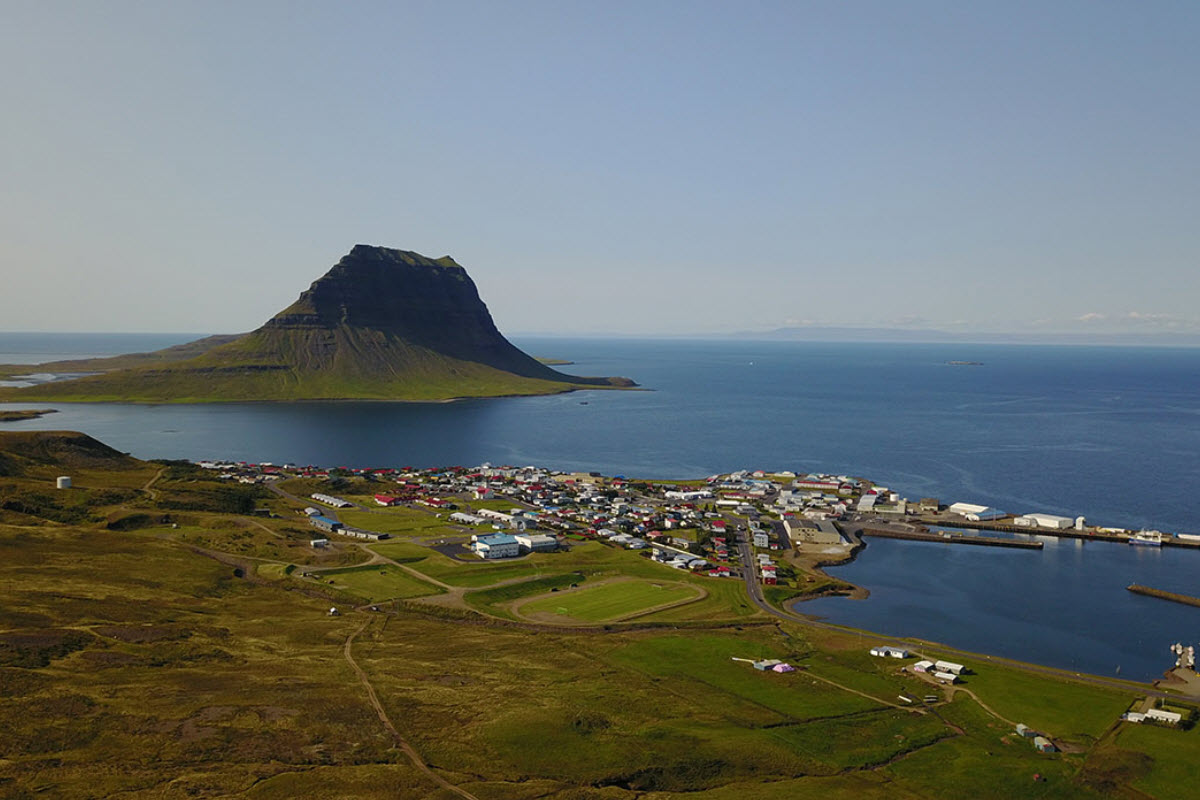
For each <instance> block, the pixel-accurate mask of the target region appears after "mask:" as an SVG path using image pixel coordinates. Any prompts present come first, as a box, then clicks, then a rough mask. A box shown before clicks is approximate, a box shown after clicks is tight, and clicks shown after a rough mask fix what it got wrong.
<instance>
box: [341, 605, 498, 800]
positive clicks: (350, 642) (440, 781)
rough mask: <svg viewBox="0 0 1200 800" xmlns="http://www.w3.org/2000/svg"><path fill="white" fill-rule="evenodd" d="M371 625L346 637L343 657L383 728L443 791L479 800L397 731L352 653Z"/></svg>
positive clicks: (365, 623) (368, 620) (415, 764)
mask: <svg viewBox="0 0 1200 800" xmlns="http://www.w3.org/2000/svg"><path fill="white" fill-rule="evenodd" d="M370 624H371V620H370V619H366V620H364V621H363V624H362V625H359V626H358V628H356V629H355V630H354V632H353V633H351V634H350V635H349V636H347V637H346V644H345V645H344V646H343V647H342V655H344V656H345V657H346V663H347V664H349V665H350V669H352V670H354V674H355V675H357V676H358V680H359V681H360V682H361V683H362V685H363V688H364V689H366V690H367V699H368V700H369V701H370V703H371V707H372V708H374V709H375V713H376V714H377V715H378V716H379V721H380V722H382V723H383V727H385V728H387V731H388V733H390V734H391V735H392V739H393V740H394V741H395V742H396V745H397V746H398V747H399V748H400V750H401V751H402V752H403V753H404V755H406V756H408V760H409V761H411V762H412V765H413V766H414V767H416V768H417V769H419V770H420V771H421V772H423V773H425V775H426V776H427V777H428V778H429V779H430V780H432V781H433V782H434V783H436V784H437V785H438V786H440V787H442V788H443V789H445V790H447V791H449V792H453V793H454V794H456V795H458V796H459V797H465V798H467V800H479V798H478V797H476V796H475V795H473V794H471V793H470V792H468V791H467V790H466V789H462V788H460V787H458V786H455V785H454V784H452V783H450V782H449V781H447V780H446V779H445V778H443V777H442V776H441V775H438V774H437V773H436V772H434V771H433V770H432V769H430V767H429V765H428V764H427V763H425V759H423V758H421V755H420V753H418V752H417V751H416V750H415V749H414V748H413V746H412V745H410V744H409V743H408V742H407V741H405V739H404V737H403V736H401V735H400V731H398V730H396V726H395V725H393V724H392V721H391V719H389V718H388V715H387V712H386V711H385V710H384V708H383V704H382V703H380V702H379V696H378V695H377V694H375V687H374V686H372V685H371V680H370V678H368V677H367V673H365V672H363V669H362V667H360V666H359V665H358V662H357V661H355V660H354V654H353V652H351V651H352V650H353V647H354V639H355V638H356V637H357V636H358V635H359V634H360V633H362V632H363V631H365V630H366V629H367V626H368V625H370Z"/></svg>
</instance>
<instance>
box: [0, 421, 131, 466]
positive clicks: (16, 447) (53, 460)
mask: <svg viewBox="0 0 1200 800" xmlns="http://www.w3.org/2000/svg"><path fill="white" fill-rule="evenodd" d="M140 463H141V462H139V461H138V460H137V459H135V458H131V457H130V456H128V455H126V454H125V453H122V452H120V451H119V450H114V449H113V448H111V447H109V446H108V445H106V444H104V443H103V442H99V441H97V440H95V439H93V438H92V437H90V436H88V435H87V434H85V433H78V432H76V431H0V475H3V476H6V477H13V476H18V475H26V474H29V473H31V472H43V471H45V470H46V469H47V468H53V469H54V470H56V471H63V470H75V469H88V470H94V469H102V470H123V469H132V468H134V467H137V466H139V465H140Z"/></svg>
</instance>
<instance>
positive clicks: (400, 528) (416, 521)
mask: <svg viewBox="0 0 1200 800" xmlns="http://www.w3.org/2000/svg"><path fill="white" fill-rule="evenodd" d="M371 502H374V500H372V501H371ZM337 516H338V519H339V520H341V521H342V522H344V523H346V524H347V525H349V526H350V527H352V528H362V529H363V530H368V531H378V532H379V533H388V534H391V535H392V536H421V537H436V536H461V535H462V534H461V532H459V531H457V530H454V529H453V528H451V527H449V524H448V523H447V521H446V520H445V519H438V518H437V517H436V516H435V515H434V514H431V513H429V512H426V511H418V510H416V509H414V508H403V507H399V506H396V507H393V508H383V507H382V506H381V507H380V508H379V510H378V511H355V510H352V509H341V510H339V511H338V512H337ZM444 516H446V515H445V514H443V517H444Z"/></svg>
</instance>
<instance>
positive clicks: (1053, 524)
mask: <svg viewBox="0 0 1200 800" xmlns="http://www.w3.org/2000/svg"><path fill="white" fill-rule="evenodd" d="M1074 524H1075V520H1073V519H1071V518H1070V517H1059V516H1056V515H1054V514H1025V515H1024V516H1020V517H1017V518H1016V519H1014V520H1013V525H1019V526H1021V527H1022V528H1052V529H1054V530H1066V529H1067V528H1070V527H1071V526H1073V525H1074Z"/></svg>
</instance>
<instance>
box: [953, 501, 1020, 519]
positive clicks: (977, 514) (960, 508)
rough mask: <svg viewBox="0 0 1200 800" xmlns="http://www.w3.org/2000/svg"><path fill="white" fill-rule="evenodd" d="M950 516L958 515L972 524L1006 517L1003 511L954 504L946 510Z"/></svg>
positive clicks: (969, 504) (968, 504)
mask: <svg viewBox="0 0 1200 800" xmlns="http://www.w3.org/2000/svg"><path fill="white" fill-rule="evenodd" d="M946 510H947V511H949V512H950V513H951V514H958V515H959V516H962V517H966V518H967V519H969V520H971V521H972V522H983V521H985V520H993V519H1000V518H1001V517H1006V516H1008V515H1007V514H1005V513H1004V512H1003V511H1001V510H999V509H996V508H989V507H988V506H977V505H975V504H974V503H955V504H954V505H952V506H950V507H949V508H948V509H946Z"/></svg>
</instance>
